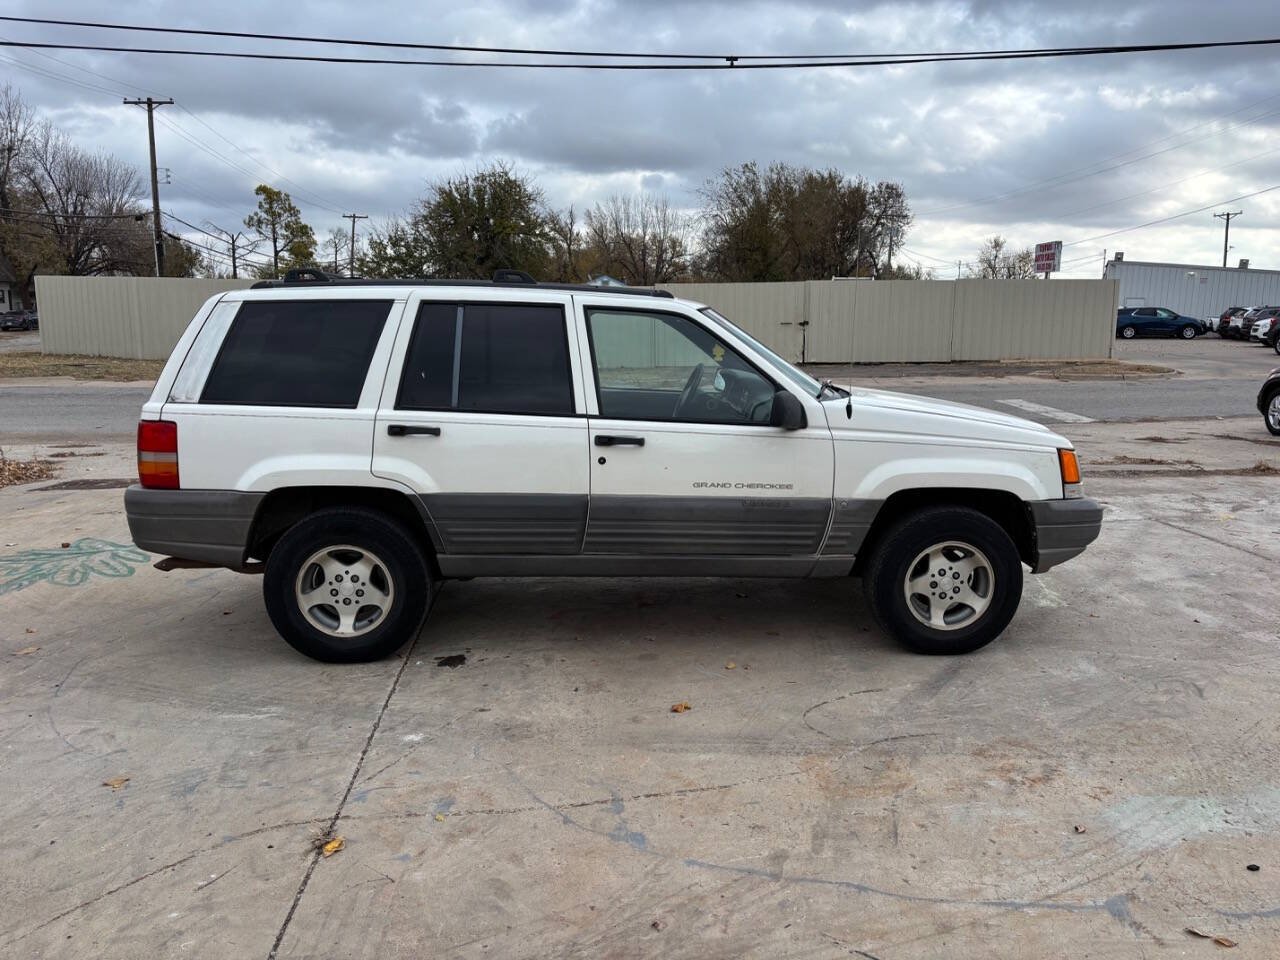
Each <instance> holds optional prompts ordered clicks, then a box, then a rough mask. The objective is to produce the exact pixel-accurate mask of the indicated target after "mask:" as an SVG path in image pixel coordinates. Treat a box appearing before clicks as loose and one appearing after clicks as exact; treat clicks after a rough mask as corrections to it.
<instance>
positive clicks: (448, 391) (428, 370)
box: [396, 303, 459, 410]
mask: <svg viewBox="0 0 1280 960" xmlns="http://www.w3.org/2000/svg"><path fill="white" fill-rule="evenodd" d="M458 312H459V308H458V305H457V304H454V303H424V304H423V305H422V306H421V307H419V308H418V320H417V323H415V324H414V327H413V339H412V340H410V341H409V353H408V356H407V357H406V359H405V363H404V376H402V377H401V378H400V397H399V399H398V400H397V401H396V406H397V407H401V408H403V409H406V410H443V409H448V408H449V407H452V406H453V348H454V345H455V344H456V342H457V327H458Z"/></svg>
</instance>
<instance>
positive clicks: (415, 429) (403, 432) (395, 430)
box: [387, 423, 440, 437]
mask: <svg viewBox="0 0 1280 960" xmlns="http://www.w3.org/2000/svg"><path fill="white" fill-rule="evenodd" d="M423 434H425V435H426V436H429V437H438V436H440V428H439V427H419V426H415V425H414V424H406V423H391V424H388V425H387V436H389V437H408V436H412V435H423Z"/></svg>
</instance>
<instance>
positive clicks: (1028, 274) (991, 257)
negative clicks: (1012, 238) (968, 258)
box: [968, 236, 1036, 280]
mask: <svg viewBox="0 0 1280 960" xmlns="http://www.w3.org/2000/svg"><path fill="white" fill-rule="evenodd" d="M968 273H969V276H970V277H979V278H983V279H986V280H1031V279H1034V278H1035V276H1036V255H1035V253H1034V252H1033V251H1032V249H1031V248H1030V247H1023V248H1022V249H1021V250H1010V249H1009V241H1008V240H1006V239H1005V238H1004V237H1001V236H994V237H988V238H987V240H986V242H984V243H983V244H982V249H981V250H979V251H978V259H977V260H976V261H975V263H974V264H973V266H971V267H969V271H968Z"/></svg>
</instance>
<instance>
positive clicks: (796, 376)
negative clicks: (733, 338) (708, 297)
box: [702, 307, 822, 397]
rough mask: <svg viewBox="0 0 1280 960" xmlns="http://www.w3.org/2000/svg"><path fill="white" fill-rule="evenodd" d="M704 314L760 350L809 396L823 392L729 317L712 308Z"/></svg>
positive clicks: (704, 310) (812, 381)
mask: <svg viewBox="0 0 1280 960" xmlns="http://www.w3.org/2000/svg"><path fill="white" fill-rule="evenodd" d="M702 313H703V314H705V315H706V316H708V317H710V318H711V319H712V320H714V321H716V322H717V323H722V324H724V325H725V326H726V327H728V328H729V329H730V330H732V331H733V332H734V333H735V334H736V335H737V336H739V337H741V338H742V339H743V340H745V341H746V342H747V343H749V344H751V346H752V347H753V348H754V349H756V350H758V351H759V352H760V353H762V354H764V355H765V356H766V357H768V358H769V359H770V360H772V361H773V363H774V366H775V367H776V368H777V370H778V372H779V373H781V374H782V375H783V376H784V377H786V378H787V379H788V380H790V381H791V382H792V383H794V384H795V385H796V386H797V387H799V388H800V389H801V390H803V391H804V392H805V393H807V394H808V395H809V396H811V397H816V396H818V395H819V394H820V393H821V392H822V384H820V383H819V382H818V381H817V380H815V379H813V377H811V376H809V375H808V374H807V373H805V372H804V371H803V370H800V369H798V368H797V367H794V366H792V365H791V364H790V363H788V362H787V361H786V360H783V359H782V358H781V357H780V356H778V355H777V354H776V353H774V352H773V351H772V350H770V349H769V348H768V347H766V346H765V345H764V344H763V343H761V342H760V341H759V340H757V339H756V338H755V337H753V336H751V334H749V333H747V332H746V331H745V330H743V329H742V328H741V327H740V326H738V325H737V324H736V323H734V322H733V321H732V320H730V319H729V318H728V317H725V316H723V315H721V314H719V313H717V312H716V311H715V310H713V309H711V307H703V308H702Z"/></svg>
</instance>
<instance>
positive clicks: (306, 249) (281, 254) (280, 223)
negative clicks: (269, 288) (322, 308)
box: [244, 183, 316, 277]
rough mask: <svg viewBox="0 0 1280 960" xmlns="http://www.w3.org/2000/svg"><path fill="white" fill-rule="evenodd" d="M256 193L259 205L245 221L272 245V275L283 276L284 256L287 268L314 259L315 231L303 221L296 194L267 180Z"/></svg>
mask: <svg viewBox="0 0 1280 960" xmlns="http://www.w3.org/2000/svg"><path fill="white" fill-rule="evenodd" d="M253 193H254V195H255V196H256V197H257V198H258V209H257V210H255V211H254V212H253V213H251V214H249V216H247V217H245V218H244V225H245V226H246V227H248V228H249V229H250V230H252V231H254V232H255V233H256V234H257V235H258V236H259V237H260V238H261V239H262V240H263V241H264V242H265V243H266V244H267V246H269V247H270V248H271V270H272V273H273V275H274V276H277V277H278V276H280V262H281V259H282V258H283V259H284V263H285V267H286V268H288V267H296V266H306V265H308V264H311V263H313V262H314V260H315V255H316V235H315V233H313V232H312V230H311V228H310V227H309V226H307V224H305V223H303V221H302V214H301V212H300V211H299V210H298V208H297V206H296V205H295V204H294V202H293V198H292V197H290V196H289V194H287V193H285V192H284V191H283V190H276V189H275V188H274V187H269V186H267V185H266V184H265V183H260V184H258V186H257V187H255V188H254V191H253Z"/></svg>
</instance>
